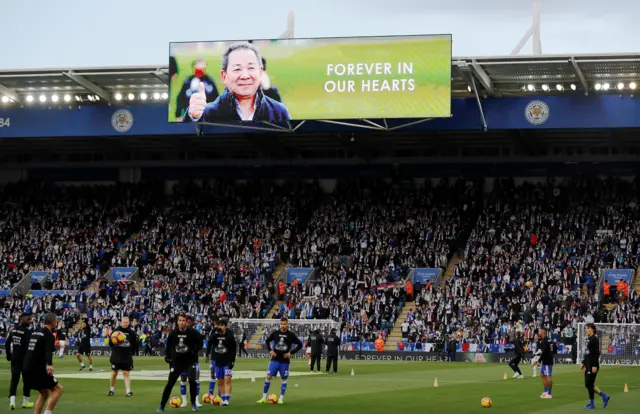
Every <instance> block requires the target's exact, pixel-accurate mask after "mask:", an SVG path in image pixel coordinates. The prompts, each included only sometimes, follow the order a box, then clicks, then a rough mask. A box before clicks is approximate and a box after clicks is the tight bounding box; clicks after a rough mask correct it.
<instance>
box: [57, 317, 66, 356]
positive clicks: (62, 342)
mask: <svg viewBox="0 0 640 414" xmlns="http://www.w3.org/2000/svg"><path fill="white" fill-rule="evenodd" d="M55 337H56V340H57V341H58V346H59V349H58V357H59V358H64V348H65V347H66V346H67V328H66V327H65V326H64V323H61V324H60V327H59V328H58V329H57V330H56V336H55Z"/></svg>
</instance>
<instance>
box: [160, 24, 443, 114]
mask: <svg viewBox="0 0 640 414" xmlns="http://www.w3.org/2000/svg"><path fill="white" fill-rule="evenodd" d="M169 49H170V51H169V53H170V59H169V72H170V76H171V81H170V82H171V84H170V93H169V96H170V98H169V99H170V102H169V121H170V122H208V123H218V122H233V121H238V122H241V121H267V122H284V121H288V120H329V119H333V120H339V119H383V118H386V119H393V118H444V117H449V116H451V36H450V35H430V36H391V37H359V38H325V39H279V40H249V41H229V42H227V41H225V42H187V43H171V44H170V46H169Z"/></svg>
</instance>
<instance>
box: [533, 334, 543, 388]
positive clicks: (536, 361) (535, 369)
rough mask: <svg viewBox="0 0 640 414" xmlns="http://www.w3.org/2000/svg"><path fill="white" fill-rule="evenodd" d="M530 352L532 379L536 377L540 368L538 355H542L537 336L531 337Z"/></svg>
mask: <svg viewBox="0 0 640 414" xmlns="http://www.w3.org/2000/svg"><path fill="white" fill-rule="evenodd" d="M531 352H532V353H533V357H532V358H531V369H533V378H535V377H537V376H538V367H539V366H540V354H542V342H541V341H540V337H539V336H538V334H535V335H534V336H533V342H532V343H531Z"/></svg>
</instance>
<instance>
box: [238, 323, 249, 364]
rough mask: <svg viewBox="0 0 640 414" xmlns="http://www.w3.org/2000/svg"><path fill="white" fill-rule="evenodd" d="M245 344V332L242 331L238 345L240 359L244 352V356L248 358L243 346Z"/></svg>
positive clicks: (244, 330)
mask: <svg viewBox="0 0 640 414" xmlns="http://www.w3.org/2000/svg"><path fill="white" fill-rule="evenodd" d="M246 342H247V330H246V329H243V330H242V339H241V340H240V342H239V343H238V356H239V357H241V356H242V353H243V352H244V356H246V357H248V356H249V353H248V352H247V350H246V349H245V347H244V345H245V343H246Z"/></svg>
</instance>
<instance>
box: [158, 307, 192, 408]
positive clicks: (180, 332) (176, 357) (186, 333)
mask: <svg viewBox="0 0 640 414" xmlns="http://www.w3.org/2000/svg"><path fill="white" fill-rule="evenodd" d="M201 349H202V336H201V335H200V334H199V333H198V331H196V330H195V329H193V328H189V327H187V315H185V314H180V315H179V316H178V327H177V329H174V330H173V331H172V332H171V333H170V334H169V337H168V338H167V347H166V355H165V357H164V360H165V361H166V362H167V363H168V364H169V365H170V366H171V369H170V370H169V380H168V381H167V385H166V386H165V387H164V392H163V393H162V400H161V401H160V408H158V412H162V411H164V408H165V407H166V405H167V401H169V397H170V396H171V390H172V389H173V386H174V385H176V382H177V381H178V378H180V374H181V373H182V372H184V371H186V372H187V378H188V379H189V393H190V397H191V408H192V410H193V411H198V407H197V406H196V395H197V386H196V365H195V364H196V361H197V358H198V352H200V350H201Z"/></svg>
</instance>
